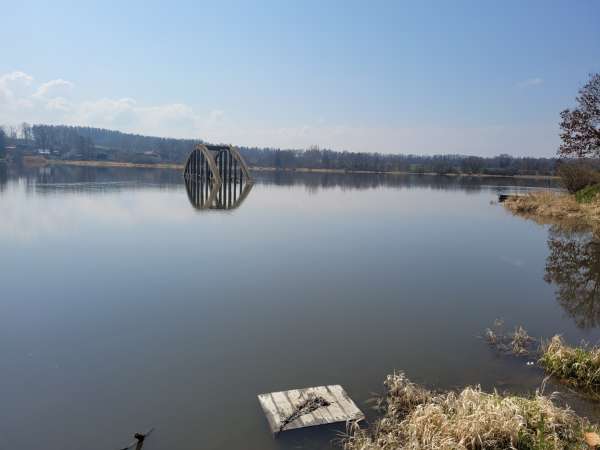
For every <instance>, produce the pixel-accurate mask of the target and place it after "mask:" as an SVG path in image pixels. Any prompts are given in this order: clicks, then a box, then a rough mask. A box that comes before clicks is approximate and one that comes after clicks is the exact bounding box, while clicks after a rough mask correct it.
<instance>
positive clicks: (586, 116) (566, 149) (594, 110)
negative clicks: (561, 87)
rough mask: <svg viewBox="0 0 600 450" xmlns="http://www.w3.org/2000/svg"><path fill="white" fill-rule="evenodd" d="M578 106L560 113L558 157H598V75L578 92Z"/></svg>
mask: <svg viewBox="0 0 600 450" xmlns="http://www.w3.org/2000/svg"><path fill="white" fill-rule="evenodd" d="M577 103H578V106H577V107H576V108H574V109H572V110H571V109H565V110H564V111H563V112H561V113H560V117H561V119H562V120H561V122H560V127H561V129H562V133H561V134H560V137H561V139H562V144H561V146H560V149H559V150H558V154H559V155H560V156H576V157H580V158H581V157H585V156H600V73H597V74H593V75H591V78H590V80H589V81H588V82H587V84H586V85H585V86H583V87H582V88H581V90H580V91H579V95H578V96H577Z"/></svg>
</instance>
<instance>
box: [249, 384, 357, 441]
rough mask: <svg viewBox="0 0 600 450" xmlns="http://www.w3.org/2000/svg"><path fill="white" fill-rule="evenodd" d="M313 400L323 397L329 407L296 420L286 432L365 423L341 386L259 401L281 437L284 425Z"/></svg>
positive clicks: (292, 392) (263, 397)
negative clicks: (332, 425)
mask: <svg viewBox="0 0 600 450" xmlns="http://www.w3.org/2000/svg"><path fill="white" fill-rule="evenodd" d="M311 396H320V397H322V398H324V399H325V400H327V401H328V402H329V403H330V405H329V406H321V407H319V408H317V409H315V410H314V411H310V412H308V413H306V414H303V415H301V416H299V417H298V418H296V419H295V420H294V421H292V422H290V423H289V424H287V425H286V426H285V427H284V431H285V430H293V429H295V428H303V427H310V426H315V425H324V424H328V423H336V422H345V421H349V420H362V419H364V414H363V413H362V412H361V411H360V409H359V408H358V407H357V406H356V404H355V403H354V402H353V401H352V399H351V398H350V397H349V396H348V394H347V393H346V391H345V390H344V388H342V386H340V385H332V386H317V387H311V388H304V389H292V390H289V391H281V392H271V393H267V394H260V395H259V396H258V401H259V403H260V405H261V407H262V409H263V412H264V413H265V416H266V418H267V421H268V422H269V427H270V428H271V431H272V432H273V433H278V432H279V430H280V428H281V424H282V423H283V422H284V421H285V420H286V419H287V418H288V417H290V415H291V414H292V413H293V412H294V411H296V409H297V407H298V405H300V404H302V403H303V402H304V401H306V400H307V399H308V398H310V397H311Z"/></svg>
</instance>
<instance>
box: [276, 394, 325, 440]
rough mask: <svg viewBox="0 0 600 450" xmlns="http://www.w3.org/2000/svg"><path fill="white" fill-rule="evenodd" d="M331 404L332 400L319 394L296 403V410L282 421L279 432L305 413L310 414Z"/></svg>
mask: <svg viewBox="0 0 600 450" xmlns="http://www.w3.org/2000/svg"><path fill="white" fill-rule="evenodd" d="M329 405H331V402H329V401H327V400H325V399H324V398H323V397H321V396H319V395H316V396H310V397H308V398H307V399H306V400H304V401H303V402H302V403H299V404H298V405H296V408H295V409H294V411H293V412H292V413H291V414H290V415H289V416H287V417H286V418H285V419H284V420H283V421H282V422H281V425H280V426H279V432H282V431H283V429H284V428H285V427H286V426H287V425H289V424H290V423H292V422H293V421H294V420H296V419H297V418H299V417H301V416H303V415H305V414H310V413H311V412H313V411H315V410H317V409H319V408H321V407H327V406H329Z"/></svg>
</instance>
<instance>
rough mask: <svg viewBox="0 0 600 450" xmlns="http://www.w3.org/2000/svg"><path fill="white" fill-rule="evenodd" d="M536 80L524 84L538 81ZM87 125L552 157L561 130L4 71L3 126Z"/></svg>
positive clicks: (275, 143) (222, 138)
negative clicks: (266, 102)
mask: <svg viewBox="0 0 600 450" xmlns="http://www.w3.org/2000/svg"><path fill="white" fill-rule="evenodd" d="M541 83H543V80H542V79H541V78H532V79H530V80H525V81H523V82H521V83H519V86H522V87H526V86H536V85H539V84H541ZM23 121H27V122H31V123H49V124H68V125H85V126H95V127H102V128H109V129H116V130H120V131H124V132H133V133H140V134H147V135H153V136H169V137H181V138H202V139H205V140H207V141H209V142H224V143H231V144H237V145H248V146H257V147H279V148H307V147H309V146H312V145H319V146H320V147H322V148H332V149H336V150H350V151H372V152H375V151H377V152H381V153H393V152H402V153H425V154H434V153H461V154H476V155H495V154H498V153H511V154H515V155H540V156H552V155H554V152H555V149H556V148H557V146H558V130H557V129H556V126H554V125H553V124H552V125H542V124H539V125H535V124H522V125H510V126H508V125H502V124H499V125H497V126H479V127H467V126H464V127H458V126H454V127H449V126H444V125H443V124H439V125H438V124H431V125H428V126H427V125H423V126H405V125H403V124H398V126H352V125H350V124H331V123H328V122H326V121H324V120H322V119H317V121H316V122H315V123H306V124H298V125H294V126H287V127H282V126H274V125H272V124H271V123H269V124H266V125H265V124H263V123H260V122H257V121H256V120H255V119H254V118H251V117H249V118H244V119H243V120H236V119H235V117H234V116H231V115H229V114H226V113H225V112H224V111H222V110H220V109H209V108H207V109H206V110H205V112H202V113H201V112H199V111H197V110H196V109H194V108H192V107H191V106H190V105H186V104H183V103H167V104H160V105H143V104H141V103H139V102H138V101H136V100H135V99H132V98H127V97H125V98H116V99H115V98H100V99H87V100H81V99H79V100H77V99H76V92H75V90H74V85H73V83H72V82H70V81H67V80H64V79H62V78H57V79H55V80H51V81H47V82H44V83H40V84H39V85H36V84H35V82H34V78H33V77H32V76H31V75H28V74H26V73H23V72H18V71H16V72H11V73H8V74H5V75H2V76H0V124H17V123H19V122H23Z"/></svg>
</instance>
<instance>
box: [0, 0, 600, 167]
mask: <svg viewBox="0 0 600 450" xmlns="http://www.w3.org/2000/svg"><path fill="white" fill-rule="evenodd" d="M2 11H3V19H2V27H0V40H1V41H2V42H3V43H5V45H3V51H2V57H1V58H0V123H9V124H14V123H19V122H22V121H29V122H50V123H71V124H82V125H91V126H100V127H106V128H113V129H120V130H123V131H133V132H139V133H144V134H152V135H161V136H173V137H198V138H203V139H207V140H210V141H214V142H227V143H233V144H239V145H257V146H277V147H284V148H302V147H307V146H310V145H319V146H321V147H329V148H335V149H340V150H341V149H348V150H354V151H363V150H364V151H380V152H386V153H389V152H403V153H427V154H432V153H463V154H481V155H492V154H497V153H500V152H506V153H511V154H515V155H540V156H544V155H545V156H552V155H553V154H554V153H555V152H556V148H557V146H558V125H557V124H558V118H559V116H558V115H559V112H560V111H561V110H562V109H563V108H565V107H569V106H571V105H573V102H574V97H575V95H576V93H577V90H578V88H579V87H580V86H581V85H582V84H583V83H585V81H586V79H587V78H588V74H589V73H591V72H597V71H600V26H599V24H600V3H599V2H597V1H585V0H579V1H577V2H573V1H571V2H567V1H565V2H556V1H554V2H553V1H546V2H533V1H530V2H525V1H503V2H491V1H490V2H484V1H472V2H458V1H452V2H450V1H445V2H442V1H440V2H414V3H408V2H364V1H362V2H353V1H344V2H322V1H321V2H309V1H305V2H292V1H290V2H287V1H278V2H260V3H250V2H210V3H203V2H199V1H190V2H176V1H172V2H152V1H145V2H137V1H127V2H107V1H104V2H98V3H85V2H64V1H52V2H36V1H30V2H10V3H7V4H5V5H3V6H2ZM6 44H7V45H6Z"/></svg>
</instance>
